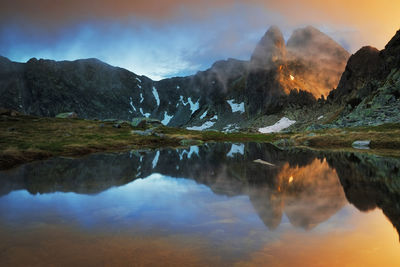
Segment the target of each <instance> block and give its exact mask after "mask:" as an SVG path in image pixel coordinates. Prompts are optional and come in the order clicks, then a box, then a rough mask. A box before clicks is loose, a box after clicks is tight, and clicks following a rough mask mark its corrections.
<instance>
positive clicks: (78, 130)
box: [0, 115, 275, 169]
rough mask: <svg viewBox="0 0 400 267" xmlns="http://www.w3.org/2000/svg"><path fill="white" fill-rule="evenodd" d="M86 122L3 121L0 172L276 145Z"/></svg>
mask: <svg viewBox="0 0 400 267" xmlns="http://www.w3.org/2000/svg"><path fill="white" fill-rule="evenodd" d="M114 125H115V122H103V121H94V120H83V119H61V118H39V117H33V116H25V115H17V116H6V115H2V116H1V117H0V168H2V169H4V168H10V167H12V166H15V165H17V164H19V163H23V162H28V161H32V160H36V159H44V158H49V157H52V156H77V155H84V154H88V153H94V152H101V151H124V150H132V149H145V148H150V149H153V148H159V147H179V146H185V145H189V144H196V143H202V142H210V141H216V142H218V141H232V142H245V141H260V142H270V141H273V140H274V138H275V136H274V135H262V134H241V133H234V134H224V133H220V132H198V131H189V130H185V129H179V128H170V127H164V126H160V127H158V128H156V129H155V130H154V131H153V134H152V135H148V136H143V135H139V134H134V133H132V131H135V130H138V131H141V130H144V129H142V128H135V127H132V126H131V125H130V124H128V123H120V124H119V125H120V128H115V127H114Z"/></svg>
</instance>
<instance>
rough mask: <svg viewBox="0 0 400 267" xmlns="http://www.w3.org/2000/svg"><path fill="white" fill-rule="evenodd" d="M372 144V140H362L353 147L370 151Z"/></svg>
mask: <svg viewBox="0 0 400 267" xmlns="http://www.w3.org/2000/svg"><path fill="white" fill-rule="evenodd" d="M370 143H371V141H370V140H362V141H361V140H360V141H354V142H353V144H352V146H353V147H354V148H358V149H369V145H370Z"/></svg>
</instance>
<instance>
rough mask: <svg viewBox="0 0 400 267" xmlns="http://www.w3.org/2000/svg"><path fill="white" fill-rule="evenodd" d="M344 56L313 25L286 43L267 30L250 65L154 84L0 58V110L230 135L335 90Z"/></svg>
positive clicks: (96, 64) (221, 66) (85, 67)
mask: <svg viewBox="0 0 400 267" xmlns="http://www.w3.org/2000/svg"><path fill="white" fill-rule="evenodd" d="M348 56H349V54H348V52H347V51H346V50H344V49H343V48H342V47H341V46H340V45H339V44H337V43H336V42H335V41H333V40H332V39H330V38H329V37H328V36H326V35H325V34H323V33H322V32H320V31H318V30H317V29H315V28H312V27H306V28H303V29H299V30H296V31H295V32H294V33H293V35H292V36H291V37H290V39H289V40H288V43H287V45H286V44H285V40H284V38H283V35H282V33H281V32H280V30H279V29H278V28H277V27H276V26H272V27H271V28H270V29H269V30H268V31H267V32H266V34H265V35H264V36H263V37H262V39H261V40H260V42H259V43H258V45H257V46H256V48H255V50H254V53H253V54H252V56H251V59H250V60H249V61H241V60H236V59H228V60H222V61H217V62H216V63H214V64H213V65H212V66H211V68H210V69H208V70H206V71H199V72H198V73H196V74H195V75H191V76H187V77H175V78H169V79H164V80H161V81H153V80H151V79H149V78H148V77H145V76H138V75H136V74H134V73H132V72H130V71H127V70H125V69H122V68H118V67H113V66H110V65H108V64H106V63H103V62H101V61H99V60H97V59H85V60H76V61H59V62H57V61H52V60H43V59H40V60H37V59H35V58H33V59H30V60H29V61H28V62H26V63H16V62H11V61H10V60H8V59H6V58H3V57H1V58H0V67H1V68H0V94H1V95H2V98H1V99H0V107H4V108H9V109H15V110H17V111H20V112H23V113H27V114H33V115H39V116H55V115H56V114H58V113H62V112H69V111H74V112H76V113H77V114H78V116H79V117H82V118H90V119H93V118H98V119H111V118H113V119H123V120H131V119H132V118H134V117H143V116H145V117H152V118H156V119H159V120H161V121H162V122H163V123H164V124H166V125H169V126H179V127H188V128H190V129H196V130H202V129H218V130H225V131H234V130H237V129H239V128H247V127H250V126H251V124H252V121H253V120H254V119H255V118H257V117H259V116H263V115H269V114H278V113H279V112H280V111H281V110H282V109H284V108H285V107H287V106H289V105H290V106H292V105H294V106H300V107H302V106H307V105H313V104H315V103H316V101H317V100H316V99H317V98H319V97H320V96H321V95H327V94H328V92H329V91H330V90H331V89H332V88H334V87H335V86H336V85H337V82H338V81H339V78H340V74H341V73H342V71H343V69H344V66H345V64H346V60H347V58H348Z"/></svg>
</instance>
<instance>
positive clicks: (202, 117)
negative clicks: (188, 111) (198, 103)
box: [200, 110, 208, 120]
mask: <svg viewBox="0 0 400 267" xmlns="http://www.w3.org/2000/svg"><path fill="white" fill-rule="evenodd" d="M207 112H208V110H206V111H205V112H204V113H203V114H201V116H200V119H201V120H202V119H204V117H205V116H207Z"/></svg>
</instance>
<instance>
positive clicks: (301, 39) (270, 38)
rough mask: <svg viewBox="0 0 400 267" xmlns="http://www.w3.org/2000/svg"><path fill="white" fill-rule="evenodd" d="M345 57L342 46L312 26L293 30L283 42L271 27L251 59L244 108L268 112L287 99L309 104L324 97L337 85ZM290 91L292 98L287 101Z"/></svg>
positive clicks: (283, 104)
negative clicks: (299, 91) (245, 106)
mask: <svg viewBox="0 0 400 267" xmlns="http://www.w3.org/2000/svg"><path fill="white" fill-rule="evenodd" d="M348 57H349V53H348V52H347V51H346V50H345V49H344V48H343V47H341V46H340V45H339V44H338V43H336V42H335V41H334V40H332V39H331V38H329V37H328V36H327V35H325V34H324V33H322V32H320V31H319V30H317V29H315V28H313V27H311V26H308V27H305V28H302V29H298V30H295V31H294V32H293V34H292V36H291V37H290V38H289V40H288V42H287V45H286V46H285V42H284V39H283V35H282V33H281V32H280V31H279V29H278V28H277V27H275V26H273V27H271V28H270V29H269V30H268V31H267V33H266V34H265V36H264V37H263V38H262V39H261V41H260V43H259V44H258V45H257V47H256V49H255V51H254V53H253V55H252V57H251V60H250V70H249V75H248V78H247V87H246V96H248V98H247V100H248V101H247V110H248V111H249V113H250V114H271V113H276V112H279V111H280V110H282V109H283V108H284V107H285V106H287V104H288V103H290V102H297V103H302V102H304V104H307V105H311V104H313V103H314V102H316V99H315V98H319V97H321V96H323V97H324V98H325V96H327V95H328V94H329V92H330V91H331V90H332V89H333V88H335V87H336V86H337V84H338V82H339V78H340V75H341V74H342V72H343V70H344V68H345V66H346V62H347V59H348ZM294 90H301V91H303V93H296V91H294ZM293 91H294V92H293ZM291 92H292V98H293V97H294V96H295V97H294V98H295V99H294V100H295V101H290V100H291V99H290V97H289V96H290V95H291V94H290V93H291Z"/></svg>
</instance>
